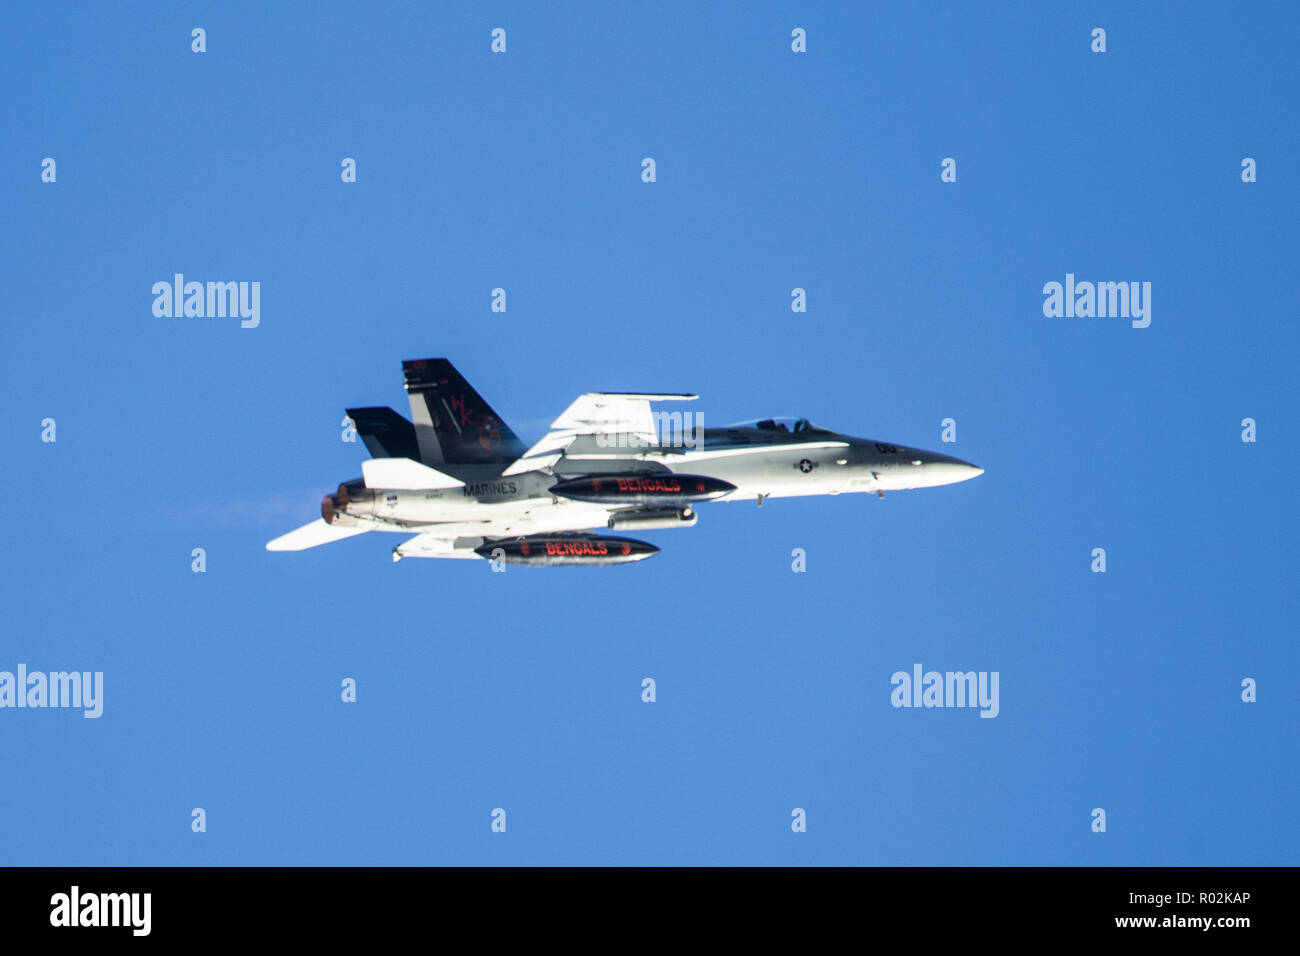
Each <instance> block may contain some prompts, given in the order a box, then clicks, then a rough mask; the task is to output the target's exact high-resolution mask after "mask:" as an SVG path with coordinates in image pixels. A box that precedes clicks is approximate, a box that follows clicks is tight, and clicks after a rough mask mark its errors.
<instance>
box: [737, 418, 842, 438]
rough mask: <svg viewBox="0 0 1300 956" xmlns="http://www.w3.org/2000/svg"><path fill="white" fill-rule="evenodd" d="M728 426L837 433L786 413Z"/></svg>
mask: <svg viewBox="0 0 1300 956" xmlns="http://www.w3.org/2000/svg"><path fill="white" fill-rule="evenodd" d="M727 427H728V428H756V429H758V430H759V431H761V432H776V433H779V434H791V435H812V434H822V435H833V434H835V433H834V432H832V431H831V430H830V429H829V428H822V427H821V426H820V425H814V424H813V423H812V422H810V421H808V419H806V418H796V417H794V416H792V415H785V416H782V417H780V418H756V419H752V420H751V421H747V422H736V423H734V424H732V425H728V426H727Z"/></svg>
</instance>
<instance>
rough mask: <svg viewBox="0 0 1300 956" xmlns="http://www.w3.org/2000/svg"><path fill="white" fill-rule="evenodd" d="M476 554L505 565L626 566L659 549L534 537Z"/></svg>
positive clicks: (605, 540)
mask: <svg viewBox="0 0 1300 956" xmlns="http://www.w3.org/2000/svg"><path fill="white" fill-rule="evenodd" d="M474 553H475V554H477V555H478V556H479V557H482V558H488V559H489V560H501V561H504V562H505V563H506V564H522V565H532V566H538V567H542V566H550V565H561V564H568V565H586V566H589V567H602V566H604V565H607V564H627V563H629V562H631V561H642V560H644V559H646V558H648V557H651V556H652V555H656V554H658V553H659V549H658V548H656V547H655V546H654V545H653V544H649V543H648V542H645V541H637V540H636V539H635V538H612V537H607V536H604V535H593V534H533V535H528V536H527V537H523V538H504V539H501V540H497V541H488V542H486V543H485V544H483V545H482V546H481V547H478V548H475V549H474Z"/></svg>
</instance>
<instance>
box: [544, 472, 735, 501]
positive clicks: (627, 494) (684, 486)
mask: <svg viewBox="0 0 1300 956" xmlns="http://www.w3.org/2000/svg"><path fill="white" fill-rule="evenodd" d="M735 490H736V486H735V485H733V484H731V483H730V482H727V481H723V480H722V479H721V478H709V477H707V476H705V475H675V474H673V473H672V472H659V473H655V474H642V475H586V476H584V477H582V478H566V479H564V480H563V481H560V482H557V483H556V484H554V485H551V489H550V491H551V494H553V495H558V496H559V497H561V498H572V499H573V500H574V501H590V502H593V503H595V504H601V505H683V504H687V503H689V502H692V501H708V500H709V499H710V498H721V497H722V496H723V495H729V494H731V493H732V492H733V491H735Z"/></svg>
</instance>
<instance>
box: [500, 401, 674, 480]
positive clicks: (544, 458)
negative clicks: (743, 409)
mask: <svg viewBox="0 0 1300 956" xmlns="http://www.w3.org/2000/svg"><path fill="white" fill-rule="evenodd" d="M697 398H699V396H698V395H687V394H681V393H677V394H663V395H658V394H650V393H647V392H588V393H587V394H586V395H583V396H581V397H579V398H578V400H577V401H575V402H574V403H573V404H572V405H570V406H569V407H568V408H566V409H565V410H564V413H563V414H562V415H560V417H559V418H557V419H556V420H555V421H553V422H552V423H551V430H550V431H549V432H547V433H546V437H545V438H543V439H542V440H541V441H539V442H538V443H537V444H535V445H533V447H532V448H530V449H528V451H526V452H524V454H523V456H522V457H521V458H519V460H518V461H516V462H515V463H514V464H512V465H511V466H510V467H509V468H507V469H506V470H505V472H504V474H506V475H517V474H521V473H522V472H526V471H533V470H535V469H538V468H547V467H550V466H551V465H553V464H555V463H556V462H557V461H559V459H560V456H561V455H563V454H564V450H565V449H566V448H568V447H569V445H571V444H572V443H573V442H574V440H575V439H577V438H580V437H583V436H596V435H628V436H632V437H633V438H634V439H635V441H636V443H639V444H646V445H654V444H658V442H659V433H658V430H657V429H656V428H655V420H654V415H652V414H651V412H650V403H651V402H689V401H694V400H695V399H697ZM626 444H631V443H625V447H626Z"/></svg>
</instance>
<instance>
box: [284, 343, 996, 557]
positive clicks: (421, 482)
mask: <svg viewBox="0 0 1300 956" xmlns="http://www.w3.org/2000/svg"><path fill="white" fill-rule="evenodd" d="M402 371H403V373H404V374H405V376H406V392H407V397H408V398H409V400H410V403H411V417H412V418H413V419H414V421H413V422H411V421H407V420H406V419H405V418H403V417H402V416H401V415H399V414H398V413H397V412H395V411H393V410H392V409H391V408H349V409H348V410H347V414H348V417H349V418H350V419H351V420H352V423H353V427H354V428H355V429H356V432H357V434H358V435H359V436H360V437H361V439H362V441H364V442H365V445H366V449H367V450H368V451H369V452H370V454H371V455H372V456H373V457H372V458H371V459H370V460H369V461H363V462H362V463H361V474H362V477H361V478H356V479H353V480H351V481H346V482H344V483H343V484H341V485H339V486H338V491H336V492H335V493H334V494H332V495H326V496H325V498H324V499H323V500H322V501H321V516H320V518H318V519H317V520H315V521H313V522H311V523H310V524H307V525H304V526H303V527H301V528H298V529H297V530H296V531H290V532H289V533H288V534H286V535H282V536H281V537H279V538H276V539H275V540H274V541H271V542H270V543H268V544H267V546H266V547H267V549H268V550H270V551H301V550H303V549H305V548H312V547H315V546H317V545H320V544H326V543H328V542H330V541H338V540H340V539H342V538H348V537H351V536H352V535H357V534H363V533H365V532H367V531H397V532H404V533H406V534H410V535H412V536H411V537H409V538H407V540H405V541H403V542H402V543H401V544H399V545H398V546H397V547H396V548H394V549H393V560H394V561H398V560H401V559H402V558H408V557H409V558H488V559H493V560H498V561H504V562H506V563H509V564H531V565H556V564H573V565H605V564H624V563H627V562H630V561H640V560H642V559H643V558H648V557H650V556H651V555H654V554H657V553H658V552H659V549H658V548H657V547H655V546H654V545H652V544H649V543H648V542H645V541H639V540H637V539H635V538H627V537H623V536H622V535H606V534H595V533H592V532H591V530H590V529H593V528H601V529H606V528H607V529H609V530H611V531H614V532H623V531H633V530H641V529H654V528H688V527H691V526H692V525H694V524H695V523H696V521H697V520H698V515H697V514H696V512H695V506H696V505H698V504H699V503H700V502H703V501H738V500H742V501H757V502H758V505H759V506H760V507H761V506H762V504H763V502H764V501H766V500H767V499H768V498H787V497H793V496H796V495H838V494H845V493H851V492H867V493H871V492H874V493H876V494H877V495H880V496H881V497H884V493H885V492H886V491H893V490H899V489H905V488H930V487H934V486H936V485H949V484H953V483H954V482H958V481H965V480H966V479H968V478H974V477H976V476H977V475H980V474H983V471H984V470H983V469H982V468H978V467H976V466H975V465H972V464H969V463H968V462H964V461H961V460H960V459H957V458H952V457H949V456H948V455H941V454H938V453H937V452H932V451H922V450H920V449H916V448H909V447H906V446H904V445H894V444H891V443H889V442H883V441H874V440H871V439H864V438H851V437H849V436H848V435H841V434H839V433H838V432H834V431H831V430H830V429H827V428H822V427H821V426H819V425H814V424H813V423H812V422H810V421H808V420H807V419H806V418H798V419H786V418H767V419H762V420H758V421H752V422H744V423H741V424H736V425H728V426H726V427H724V428H695V429H693V430H692V429H689V428H686V427H679V428H678V429H677V433H676V434H675V435H668V436H666V437H668V438H669V439H670V440H669V441H667V442H665V441H664V440H663V439H664V438H665V435H664V434H663V433H662V432H661V430H660V429H659V428H658V427H656V416H655V415H654V414H653V413H652V412H651V410H650V403H651V402H671V401H690V400H693V399H695V398H696V397H697V396H695V395H680V394H679V395H672V394H664V395H656V394H645V393H628V392H588V393H587V394H586V395H583V396H582V397H580V398H579V399H578V400H577V401H575V402H574V403H573V404H572V405H570V406H569V407H568V408H567V409H565V411H564V414H562V415H561V416H560V417H559V418H557V419H556V420H555V422H554V423H553V424H552V425H551V430H550V431H549V432H547V434H546V437H544V438H543V439H542V440H541V441H539V442H537V444H535V445H533V446H532V447H531V448H527V449H526V448H524V445H523V442H521V441H520V440H519V438H518V436H516V435H515V433H514V432H513V431H511V430H510V426H508V425H507V424H506V423H505V422H504V421H502V420H501V417H500V416H499V415H497V413H496V412H495V411H493V410H492V407H491V406H490V405H488V403H487V402H485V401H484V400H483V399H482V397H480V396H479V394H478V392H476V391H474V389H473V388H471V387H470V384H469V383H468V382H466V381H465V379H464V378H463V377H462V376H461V374H460V373H459V372H457V371H456V369H455V367H454V366H453V365H452V364H451V362H449V361H447V360H446V359H442V358H433V359H418V360H415V361H408V362H403V363H402ZM687 418H689V416H687ZM665 420H666V421H667V423H668V425H669V426H670V427H669V428H668V429H667V431H671V430H672V428H671V426H672V425H673V424H674V423H681V422H682V421H683V419H682V416H681V415H680V413H677V414H676V415H675V416H674V415H664V414H662V413H661V414H660V416H659V421H660V422H661V423H662V422H664V421H665Z"/></svg>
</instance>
